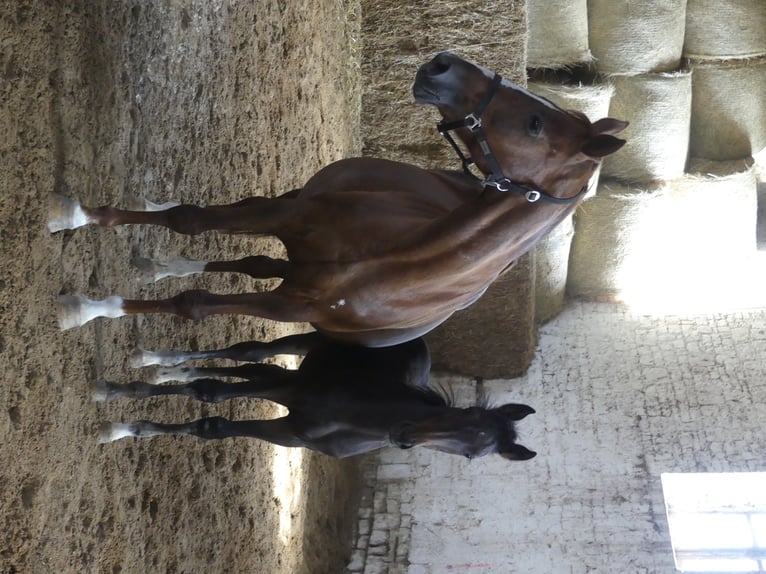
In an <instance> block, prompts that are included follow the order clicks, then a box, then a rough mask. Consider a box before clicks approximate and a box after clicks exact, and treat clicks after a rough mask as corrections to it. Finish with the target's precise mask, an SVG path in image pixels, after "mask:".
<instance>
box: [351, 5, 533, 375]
mask: <svg viewBox="0 0 766 574" xmlns="http://www.w3.org/2000/svg"><path fill="white" fill-rule="evenodd" d="M362 18H363V24H362V27H363V34H364V51H363V68H362V73H363V78H364V80H363V85H364V86H365V88H364V92H363V96H362V136H363V140H364V153H365V155H369V156H375V157H385V158H389V159H394V160H399V161H404V162H408V163H414V164H416V165H421V166H423V167H428V168H441V169H444V168H454V169H460V164H459V162H458V160H457V158H456V157H455V155H454V152H453V151H452V149H451V148H450V147H449V146H448V145H446V143H445V142H444V141H443V140H442V139H441V138H440V137H439V135H438V133H437V131H436V129H435V124H436V122H437V120H438V114H437V112H436V111H435V110H434V109H433V108H430V107H429V108H424V107H420V106H417V105H416V104H415V102H414V101H413V98H412V82H413V80H414V78H415V73H416V71H417V68H418V66H419V65H420V64H422V63H424V62H426V61H428V60H429V59H430V58H431V57H433V56H434V55H435V54H436V53H437V52H440V51H443V50H450V51H453V52H455V53H456V54H458V55H460V56H462V57H464V58H467V59H469V60H472V61H475V62H477V63H480V64H482V65H483V66H485V67H487V68H490V69H493V70H495V71H497V72H499V73H501V74H502V75H503V76H505V77H507V78H509V79H511V80H513V81H515V82H517V83H519V84H521V85H524V84H525V62H526V58H525V42H526V40H525V31H526V3H525V2H524V1H522V0H512V1H511V2H508V1H505V0H502V1H501V0H490V1H485V0H468V1H465V0H460V1H458V0H436V1H434V2H422V3H415V4H412V3H402V2H394V1H392V0H364V1H363V2H362ZM533 286H534V266H533V265H532V262H531V259H530V256H526V257H524V258H522V260H521V261H520V262H519V264H518V265H517V266H516V267H515V268H514V269H512V270H511V271H510V272H508V273H506V274H505V275H504V276H503V277H501V278H500V279H499V280H498V281H496V282H495V284H493V285H492V286H491V287H490V289H489V290H488V291H487V292H486V293H485V294H484V296H483V297H482V298H481V299H480V300H479V301H478V302H477V303H475V304H474V305H472V306H471V307H469V308H468V309H466V310H464V311H460V312H458V313H456V314H455V315H454V316H453V317H452V318H450V319H449V321H447V322H446V323H445V324H444V325H442V326H441V327H439V328H437V329H436V330H435V331H434V332H433V333H431V334H430V335H429V336H428V337H427V340H428V343H429V346H430V347H431V353H432V358H433V365H434V368H435V369H437V370H443V371H450V372H454V373H458V374H463V375H467V376H475V377H487V378H489V377H493V378H499V377H513V376H517V375H519V374H522V373H523V372H524V371H526V369H527V368H528V366H529V364H530V363H531V360H532V357H533V356H534V348H535V343H536V331H535V322H534V301H533V297H532V290H533Z"/></svg>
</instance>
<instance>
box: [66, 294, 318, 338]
mask: <svg viewBox="0 0 766 574" xmlns="http://www.w3.org/2000/svg"><path fill="white" fill-rule="evenodd" d="M281 287H282V286H280V287H277V288H276V289H275V290H273V291H269V292H267V293H239V294H229V295H218V294H215V293H210V292H208V291H201V290H195V291H184V292H182V293H179V294H178V295H176V296H175V297H171V298H169V299H157V300H149V301H143V300H139V299H123V298H122V297H119V296H113V297H109V298H107V299H104V300H102V301H93V300H91V299H87V298H85V297H83V296H81V295H60V296H59V299H58V303H59V326H60V327H61V329H71V328H72V327H79V326H81V325H84V324H85V323H87V322H88V321H91V320H93V319H95V318H96V317H109V318H117V317H122V316H124V315H133V314H137V313H170V314H173V315H178V316H180V317H184V318H186V319H194V320H198V319H204V318H205V317H207V316H209V315H229V314H234V315H253V316H255V317H261V318H263V319H271V320H273V321H281V322H289V323H299V322H306V323H312V322H314V321H316V320H317V318H318V314H317V313H316V310H315V309H314V308H312V306H311V305H310V303H309V302H308V301H307V300H306V299H302V298H299V297H296V296H293V295H291V294H289V293H288V292H286V291H285V290H283V289H282V288H281Z"/></svg>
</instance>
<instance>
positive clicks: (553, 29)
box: [527, 0, 593, 68]
mask: <svg viewBox="0 0 766 574" xmlns="http://www.w3.org/2000/svg"><path fill="white" fill-rule="evenodd" d="M527 30H528V34H527V66H528V67H530V68H567V67H570V66H573V65H575V64H582V63H587V62H590V61H591V60H592V59H593V57H592V56H591V53H590V50H589V49H588V0H529V1H528V2H527Z"/></svg>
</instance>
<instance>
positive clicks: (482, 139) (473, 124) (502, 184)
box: [436, 74, 588, 204]
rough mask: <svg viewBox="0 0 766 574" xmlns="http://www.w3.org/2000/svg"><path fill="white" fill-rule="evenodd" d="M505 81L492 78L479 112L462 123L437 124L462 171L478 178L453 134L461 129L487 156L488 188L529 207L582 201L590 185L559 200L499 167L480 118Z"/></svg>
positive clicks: (445, 122)
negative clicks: (514, 196)
mask: <svg viewBox="0 0 766 574" xmlns="http://www.w3.org/2000/svg"><path fill="white" fill-rule="evenodd" d="M502 81H503V78H502V76H500V74H495V75H494V77H493V78H492V82H491V83H490V85H489V89H488V90H487V91H486V93H485V94H484V97H483V98H482V99H481V101H480V102H479V105H478V106H476V109H475V110H474V111H473V112H472V113H470V114H468V115H467V116H465V117H464V118H462V119H460V120H455V121H451V122H447V121H444V120H442V121H441V122H439V123H438V124H436V129H437V130H439V133H440V134H441V135H442V136H444V138H445V139H446V140H447V141H448V142H449V144H450V145H451V146H452V149H454V150H455V153H457V156H458V158H460V162H461V163H462V165H463V171H464V172H465V173H466V174H467V175H470V176H472V177H476V176H475V175H474V174H473V173H472V172H471V170H470V169H468V166H470V165H471V164H472V163H474V160H473V158H470V157H466V156H465V154H464V153H463V151H462V150H461V149H460V146H458V145H457V142H456V141H455V138H453V137H452V134H451V133H450V132H451V131H454V130H457V129H460V128H467V129H469V130H470V131H471V133H473V135H474V137H475V138H476V141H477V143H478V144H479V147H480V148H481V151H482V153H483V154H484V159H485V160H486V162H487V164H489V170H490V171H489V175H488V176H487V177H486V178H485V179H484V186H485V187H494V188H495V189H497V190H498V191H502V192H506V191H508V192H511V193H516V194H518V195H522V196H524V198H525V199H526V200H527V201H528V202H529V203H535V202H537V201H539V200H540V199H543V200H545V201H547V202H549V203H558V204H566V203H573V202H575V201H577V200H578V199H580V196H582V195H583V194H584V193H585V192H586V191H587V189H588V186H587V185H586V186H584V187H583V188H582V189H581V190H580V191H579V192H578V193H577V195H574V196H572V197H566V198H559V197H554V196H552V195H550V194H548V193H545V192H544V191H539V190H537V189H532V188H529V187H526V186H523V185H519V184H518V183H514V182H513V181H512V180H511V179H510V178H509V177H507V176H506V175H505V174H504V173H503V168H502V167H501V166H500V162H499V161H497V158H496V157H495V154H493V153H492V149H491V148H490V147H489V142H488V141H487V134H486V133H485V132H484V128H482V125H481V115H482V114H483V113H484V111H485V110H486V109H487V106H488V105H489V102H490V101H492V98H493V97H494V95H495V92H496V91H497V88H498V87H499V86H500V83H501V82H502Z"/></svg>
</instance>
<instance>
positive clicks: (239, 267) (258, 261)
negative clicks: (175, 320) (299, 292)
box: [133, 255, 289, 283]
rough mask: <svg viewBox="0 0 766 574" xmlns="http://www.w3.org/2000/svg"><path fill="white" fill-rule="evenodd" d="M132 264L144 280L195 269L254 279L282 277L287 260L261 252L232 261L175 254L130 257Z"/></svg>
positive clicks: (187, 273) (186, 273)
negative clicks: (157, 257) (166, 258)
mask: <svg viewBox="0 0 766 574" xmlns="http://www.w3.org/2000/svg"><path fill="white" fill-rule="evenodd" d="M133 265H134V266H135V267H137V268H138V269H139V270H141V271H142V272H143V273H144V274H145V276H146V282H147V283H150V282H153V281H159V280H160V279H164V278H166V277H187V276H189V275H197V274H199V273H211V272H212V273H244V274H246V275H250V277H252V278H254V279H269V278H272V277H279V278H282V279H284V277H285V275H286V274H287V269H288V266H289V262H288V261H285V260H284V259H272V258H271V257H266V256H265V255H255V256H252V257H244V258H243V259H236V260H234V261H193V260H191V259H184V258H183V257H178V258H175V259H171V260H169V261H155V260H152V259H147V258H145V257H134V258H133Z"/></svg>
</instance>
